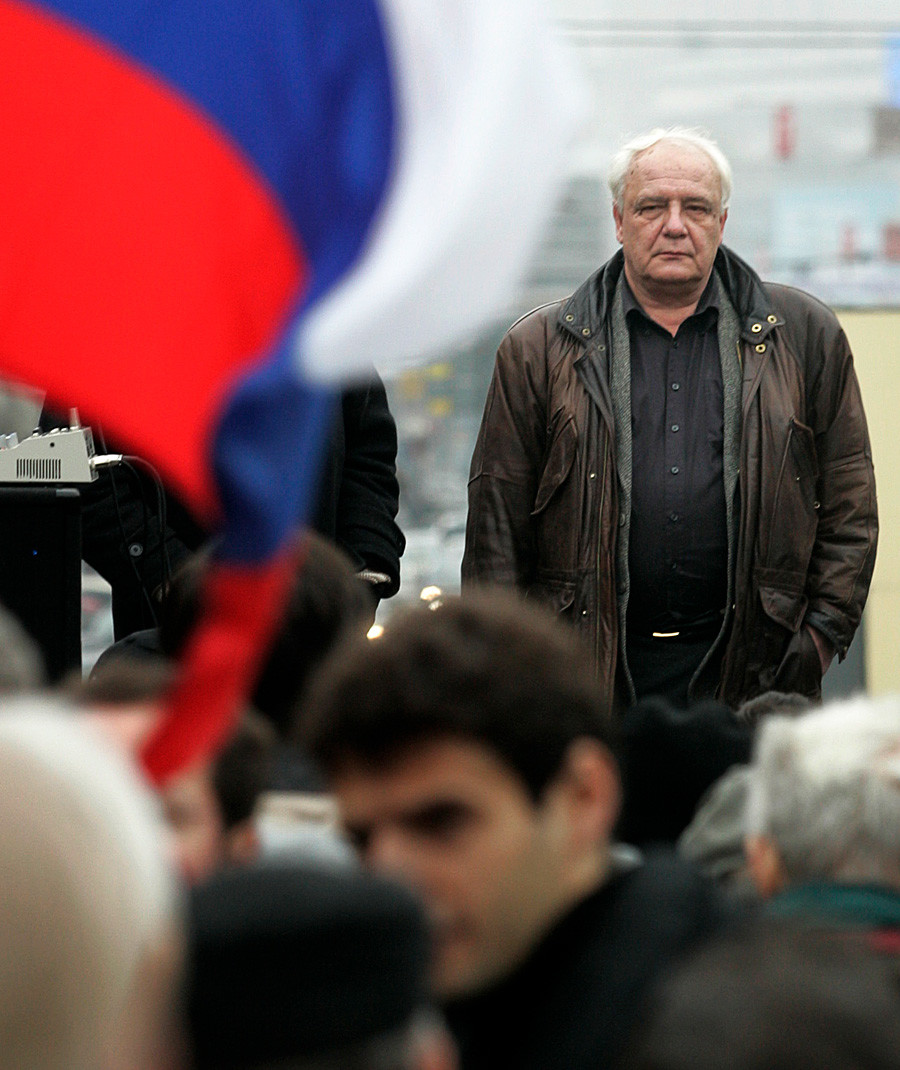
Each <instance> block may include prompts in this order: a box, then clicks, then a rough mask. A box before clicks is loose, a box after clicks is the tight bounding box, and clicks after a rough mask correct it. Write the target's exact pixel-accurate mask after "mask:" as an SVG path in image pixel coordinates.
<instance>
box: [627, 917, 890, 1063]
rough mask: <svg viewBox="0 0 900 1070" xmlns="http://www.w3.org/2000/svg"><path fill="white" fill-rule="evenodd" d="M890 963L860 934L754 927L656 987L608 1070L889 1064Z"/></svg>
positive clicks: (724, 940)
mask: <svg viewBox="0 0 900 1070" xmlns="http://www.w3.org/2000/svg"><path fill="white" fill-rule="evenodd" d="M898 1010H900V987H898V973H897V964H896V960H893V961H892V960H890V959H889V958H887V957H882V956H878V955H876V954H875V953H873V952H872V950H871V948H870V947H869V946H868V945H867V944H866V942H865V940H864V938H863V937H862V936H860V935H859V934H846V933H842V934H838V933H833V932H832V933H826V932H822V931H816V930H810V929H794V928H785V927H782V926H777V927H772V928H757V927H756V926H753V927H751V928H749V929H748V930H746V931H743V932H741V933H739V934H736V935H732V936H729V937H726V938H722V939H720V940H718V941H716V942H715V943H713V944H710V945H708V946H707V947H705V948H704V949H703V950H701V951H700V952H699V953H697V954H696V955H695V956H694V957H693V958H692V959H691V960H689V961H687V962H685V963H684V964H683V965H682V966H680V967H679V968H677V969H676V971H675V972H674V973H673V974H672V975H671V976H670V977H669V978H668V979H667V980H666V981H665V982H664V983H663V984H662V985H661V986H660V988H659V989H658V991H657V993H656V998H655V1002H654V1004H653V1005H652V1006H651V1007H650V1008H649V1009H648V1012H647V1014H646V1015H645V1018H644V1022H643V1025H642V1027H641V1029H640V1030H639V1032H638V1033H637V1035H636V1036H635V1038H634V1040H633V1043H632V1046H631V1049H630V1050H629V1052H628V1053H627V1055H626V1056H625V1057H624V1058H623V1060H622V1061H621V1062H620V1063H619V1065H618V1067H617V1070H721V1068H722V1067H725V1066H727V1067H728V1068H729V1070H861V1068H862V1067H865V1068H866V1070H895V1068H896V1067H897V1066H900V1014H898Z"/></svg>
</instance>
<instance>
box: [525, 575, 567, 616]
mask: <svg viewBox="0 0 900 1070" xmlns="http://www.w3.org/2000/svg"><path fill="white" fill-rule="evenodd" d="M528 597H529V598H531V599H533V600H534V601H535V602H540V603H541V605H543V606H546V607H547V608H548V609H549V610H551V611H552V612H553V613H555V614H556V615H557V616H558V617H559V616H563V615H564V614H565V613H566V612H567V610H569V609H571V608H572V604H573V603H574V601H575V582H574V581H573V580H558V579H553V578H551V577H549V576H547V575H542V574H540V573H538V576H537V579H536V580H535V582H534V583H533V584H532V585H531V586H530V587H529V588H528Z"/></svg>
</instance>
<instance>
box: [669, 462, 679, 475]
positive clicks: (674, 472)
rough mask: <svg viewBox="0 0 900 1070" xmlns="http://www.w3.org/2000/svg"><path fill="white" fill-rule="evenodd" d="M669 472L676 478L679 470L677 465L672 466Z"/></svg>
mask: <svg viewBox="0 0 900 1070" xmlns="http://www.w3.org/2000/svg"><path fill="white" fill-rule="evenodd" d="M669 471H670V472H671V473H672V475H673V476H677V475H678V473H679V472H680V471H681V469H680V468H679V467H678V465H677V464H673V465H672V467H671V468H670V469H669Z"/></svg>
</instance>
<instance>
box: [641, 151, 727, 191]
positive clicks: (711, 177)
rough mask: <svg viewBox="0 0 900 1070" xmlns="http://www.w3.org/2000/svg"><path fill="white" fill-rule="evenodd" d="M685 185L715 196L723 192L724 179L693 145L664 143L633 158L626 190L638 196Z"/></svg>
mask: <svg viewBox="0 0 900 1070" xmlns="http://www.w3.org/2000/svg"><path fill="white" fill-rule="evenodd" d="M684 184H687V185H692V186H696V187H697V188H698V190H699V189H703V190H706V191H707V192H708V193H710V194H713V195H715V196H718V195H719V194H720V192H721V179H720V176H719V173H718V171H717V169H716V165H715V164H714V163H713V160H712V157H711V156H709V155H707V153H705V152H704V151H703V150H702V149H700V148H698V147H696V146H694V145H688V144H681V143H679V142H670V141H661V142H658V143H657V144H656V145H651V147H650V148H649V149H645V150H644V151H643V152H641V153H639V154H638V155H637V156H636V157H635V158H634V160H633V161H632V164H631V167H630V168H629V171H628V174H627V176H626V179H625V190H626V192H627V193H631V194H632V195H634V196H636V195H638V194H639V193H640V192H641V191H642V190H643V189H646V188H648V187H658V188H663V187H666V186H677V185H684Z"/></svg>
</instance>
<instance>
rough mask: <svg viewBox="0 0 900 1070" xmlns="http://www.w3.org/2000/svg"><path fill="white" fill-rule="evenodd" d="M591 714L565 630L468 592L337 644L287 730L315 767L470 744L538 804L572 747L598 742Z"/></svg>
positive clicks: (592, 694)
mask: <svg viewBox="0 0 900 1070" xmlns="http://www.w3.org/2000/svg"><path fill="white" fill-rule="evenodd" d="M602 707H603V703H602V696H601V695H600V693H599V691H598V688H597V685H596V681H595V674H594V672H593V669H592V666H591V661H590V658H589V656H588V654H587V652H586V651H585V650H584V649H583V648H582V647H581V645H580V640H579V639H578V638H577V637H576V635H575V633H574V632H572V631H571V630H569V629H567V628H566V627H565V626H564V625H563V624H561V623H560V622H558V621H556V620H555V619H554V618H553V617H552V616H550V615H549V614H548V613H547V612H546V611H545V610H544V609H543V608H541V607H538V606H535V605H534V604H533V603H529V602H526V601H523V600H522V599H521V598H519V597H517V596H515V595H512V594H510V593H508V592H501V591H499V590H492V591H481V592H468V593H466V594H465V595H463V596H461V597H458V598H448V599H446V600H445V601H444V602H443V603H442V604H441V606H440V607H439V608H437V609H426V608H416V609H413V610H409V611H407V612H405V613H402V614H397V615H395V616H394V617H393V618H392V619H391V621H390V622H389V624H388V626H387V627H386V628H385V631H384V634H383V635H382V636H381V637H380V638H378V639H376V640H373V641H365V640H362V641H349V640H348V641H347V642H346V643H344V644H342V645H341V646H340V647H339V648H338V649H337V650H335V652H334V655H333V656H332V657H331V658H330V659H329V660H328V662H327V663H326V665H325V667H324V668H323V670H322V671H321V673H320V674H319V675H318V676H317V677H316V679H315V680H314V683H313V685H312V687H311V689H310V691H309V693H308V694H307V695H306V697H305V699H304V702H303V708H302V710H301V713H300V721H299V724H298V734H299V737H300V740H301V742H303V743H305V744H306V745H307V746H308V747H309V749H310V751H311V753H312V754H313V756H314V757H315V758H316V759H317V760H318V761H319V762H320V763H321V764H322V766H323V767H324V768H325V770H326V771H333V770H334V769H335V768H336V767H338V766H340V764H341V763H342V762H343V761H344V760H346V759H350V760H353V761H361V762H363V763H364V764H370V765H377V764H379V763H381V762H382V761H384V760H390V759H391V758H393V757H395V756H396V755H398V754H399V753H400V752H401V751H402V750H403V749H404V748H406V747H407V746H409V745H413V744H416V743H419V742H421V741H425V740H428V739H434V738H440V737H447V736H450V737H453V736H455V737H458V738H463V739H470V740H474V741H476V742H479V743H482V744H484V745H485V746H487V747H488V748H490V749H491V750H492V751H494V752H495V753H496V754H497V755H498V756H499V757H500V758H501V759H502V760H503V761H505V762H506V763H507V765H509V766H510V767H511V768H512V769H513V770H514V771H515V772H516V773H517V774H518V775H519V776H520V777H521V778H522V780H523V781H524V783H525V784H526V786H527V787H528V789H529V791H530V792H531V794H532V796H533V797H535V798H537V797H538V796H540V794H541V792H542V791H543V789H544V787H545V786H546V785H547V784H548V783H549V782H550V781H551V780H552V779H553V777H554V775H555V774H556V773H557V772H558V770H559V768H560V767H561V765H562V762H563V759H564V757H565V755H566V752H567V750H568V748H569V746H570V744H571V743H572V742H573V741H574V740H576V739H578V738H580V737H584V736H590V737H594V738H596V739H599V740H600V741H601V742H603V743H606V744H607V745H608V744H609V742H610V737H611V726H610V725H609V723H608V722H607V721H606V720H605V719H604V717H603V715H602V714H601V712H600V711H601V709H602Z"/></svg>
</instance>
